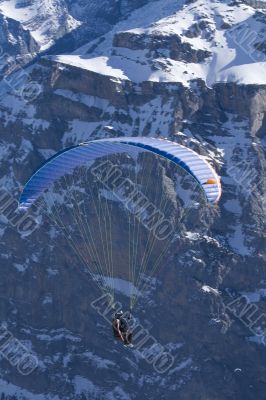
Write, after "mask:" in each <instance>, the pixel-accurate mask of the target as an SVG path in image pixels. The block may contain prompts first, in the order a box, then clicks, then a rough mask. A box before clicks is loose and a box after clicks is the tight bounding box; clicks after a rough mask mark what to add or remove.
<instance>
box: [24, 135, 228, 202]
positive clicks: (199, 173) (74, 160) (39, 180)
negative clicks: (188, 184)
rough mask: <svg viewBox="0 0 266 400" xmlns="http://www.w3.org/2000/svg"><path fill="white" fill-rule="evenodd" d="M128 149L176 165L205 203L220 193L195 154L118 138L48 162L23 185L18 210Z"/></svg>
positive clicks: (214, 176) (173, 145) (167, 145)
mask: <svg viewBox="0 0 266 400" xmlns="http://www.w3.org/2000/svg"><path fill="white" fill-rule="evenodd" d="M129 147H131V148H132V149H133V147H134V148H138V149H140V150H142V151H147V152H151V153H154V154H157V155H159V156H161V157H164V158H166V159H168V160H170V161H172V162H173V163H175V164H177V165H179V166H180V167H182V168H183V169H184V170H186V171H187V172H188V173H189V174H190V175H191V176H193V177H194V178H195V179H196V181H197V182H198V184H199V185H200V186H201V188H202V189H203V191H204V193H205V195H206V198H207V200H208V202H209V203H217V202H218V201H219V199H220V197H221V191H222V190H221V183H220V178H219V176H218V175H217V173H216V172H215V170H214V169H213V168H212V166H211V165H210V164H209V163H208V162H207V161H206V160H205V159H204V158H203V157H202V156H200V155H199V154H197V153H196V152H195V151H193V150H191V149H188V148H187V147H185V146H183V145H180V144H177V143H175V142H171V141H169V140H165V139H158V138H157V139H156V138H147V137H118V138H111V139H100V140H94V141H91V142H87V143H80V144H79V145H78V146H74V147H71V148H68V149H66V150H64V151H62V152H60V153H57V154H56V155H55V156H53V157H51V158H50V159H48V160H47V161H46V162H45V164H44V165H42V166H41V167H40V168H39V169H38V170H37V171H36V172H35V173H34V175H32V177H31V178H30V180H29V181H28V183H27V184H26V186H25V188H24V190H23V193H22V195H21V198H20V204H21V207H23V208H29V207H30V206H31V205H32V204H33V203H34V202H35V201H36V200H37V199H38V198H39V196H40V195H41V194H42V193H43V192H44V191H45V190H46V189H48V188H49V186H50V185H52V184H53V183H54V182H55V181H56V180H57V179H59V178H60V177H62V176H64V175H65V174H68V173H69V172H71V171H72V170H74V169H75V168H76V167H78V166H82V165H85V164H87V163H88V162H93V161H94V160H96V159H97V158H99V157H103V156H108V155H111V154H115V153H121V152H125V151H128V148H129Z"/></svg>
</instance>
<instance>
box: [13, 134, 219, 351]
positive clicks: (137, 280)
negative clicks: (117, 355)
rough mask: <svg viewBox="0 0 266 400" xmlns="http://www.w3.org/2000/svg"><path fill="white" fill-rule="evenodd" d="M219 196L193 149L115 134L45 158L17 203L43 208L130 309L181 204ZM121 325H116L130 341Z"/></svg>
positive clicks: (163, 249) (101, 283)
mask: <svg viewBox="0 0 266 400" xmlns="http://www.w3.org/2000/svg"><path fill="white" fill-rule="evenodd" d="M175 185H177V186H178V189H175ZM176 195H178V196H179V198H178V200H176V199H175V196H176ZM220 196H221V183H220V179H219V176H218V175H217V173H216V172H215V170H214V169H213V167H212V166H211V165H210V163H208V162H207V161H206V160H205V158H204V157H202V156H200V155H199V154H197V153H196V152H195V151H193V150H191V149H189V148H187V147H185V146H183V145H181V144H177V143H174V142H171V141H169V140H165V139H156V138H147V137H117V138H110V139H100V140H94V141H91V142H85V143H80V144H79V145H77V146H73V147H71V148H68V149H66V150H64V151H62V152H59V153H57V154H56V155H55V156H53V157H51V158H50V159H48V160H47V161H46V162H45V163H44V164H43V165H42V166H41V167H40V168H39V169H38V170H37V171H36V172H35V173H34V174H33V175H32V177H31V178H30V180H29V181H28V182H27V184H26V185H25V187H24V190H23V193H22V195H21V198H20V206H21V208H26V209H27V208H29V207H31V206H32V205H33V204H36V205H37V206H38V207H40V209H41V210H45V211H44V212H45V214H46V215H47V217H48V218H49V220H50V221H51V222H52V223H53V224H54V225H56V226H57V227H58V228H59V229H60V231H61V233H62V235H64V237H65V240H67V241H68V242H69V244H70V246H71V248H72V249H73V250H74V251H75V253H76V254H77V256H78V258H79V262H80V265H82V267H84V266H85V268H86V270H87V272H88V273H89V275H90V278H91V279H92V281H93V282H95V284H96V285H97V286H98V288H99V289H100V290H101V291H102V292H103V293H110V294H111V295H112V298H113V299H114V297H115V295H117V296H118V295H120V296H122V297H123V300H124V298H125V297H127V298H129V300H130V306H129V309H130V310H132V309H133V307H134V306H135V305H136V302H137V299H138V298H139V297H140V296H142V293H143V291H145V288H146V286H147V283H148V282H149V280H148V277H151V276H154V274H155V272H156V271H157V270H158V268H159V266H160V264H161V263H162V260H163V257H165V255H166V254H167V251H168V248H169V245H171V243H172V240H173V238H174V237H175V234H176V231H177V222H178V223H180V221H181V219H182V218H183V215H185V214H184V213H183V214H182V218H181V213H179V214H180V215H179V214H178V210H180V209H181V208H183V209H185V210H186V212H188V211H190V210H191V209H192V210H194V209H196V206H195V207H194V205H195V204H205V205H208V204H209V205H214V204H216V203H217V202H218V201H219V199H220ZM193 207H194V208H193ZM183 220H184V218H183V219H182V221H183ZM191 220H195V218H194V217H192V218H191ZM180 229H181V228H180ZM121 241H123V243H124V245H123V246H121V244H120V242H121ZM125 243H128V244H127V246H125ZM114 260H115V262H114ZM115 319H116V322H114V323H115V324H116V325H119V324H120V322H121V320H120V318H115ZM121 327H122V325H121V326H120V325H119V326H118V328H119V329H117V330H116V333H117V334H118V335H119V337H120V338H121V337H123V342H124V343H127V342H129V343H131V339H128V337H129V338H130V336H127V339H125V337H124V336H123V334H122V333H123V332H122V330H121V329H120V328H121Z"/></svg>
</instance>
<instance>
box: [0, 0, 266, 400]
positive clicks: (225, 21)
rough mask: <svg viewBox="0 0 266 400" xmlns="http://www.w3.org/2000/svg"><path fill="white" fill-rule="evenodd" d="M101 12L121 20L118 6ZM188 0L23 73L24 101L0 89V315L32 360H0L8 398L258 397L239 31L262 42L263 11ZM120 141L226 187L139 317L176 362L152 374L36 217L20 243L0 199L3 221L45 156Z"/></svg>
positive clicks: (252, 87)
mask: <svg viewBox="0 0 266 400" xmlns="http://www.w3.org/2000/svg"><path fill="white" fill-rule="evenodd" d="M98 3H99V10H100V9H101V10H102V9H104V8H105V7H106V10H108V9H109V8H108V7H111V6H112V7H117V8H116V10H117V13H119V12H120V11H119V10H120V9H123V10H124V11H123V13H125V14H126V13H129V12H131V9H130V7H131V5H130V4H129V3H128V2H121V3H120V2H118V3H115V4H113V3H112V5H111V3H110V4H109V3H108V4H107V3H106V2H98ZM184 3H185V2H184ZM199 3H200V2H197V1H194V2H187V4H182V5H180V6H178V7H177V6H176V3H175V2H172V1H170V0H169V1H167V2H165V0H163V2H157V6H156V7H155V6H153V5H146V6H145V7H143V8H142V9H141V10H140V11H139V13H138V12H136V13H132V15H131V16H129V19H128V20H127V21H124V22H121V23H120V24H119V25H118V26H117V27H116V28H114V30H113V31H111V32H110V33H109V34H107V35H105V36H103V37H101V38H100V40H95V41H94V42H92V43H89V44H87V45H85V46H84V47H83V48H81V49H77V50H76V51H75V52H74V53H73V54H67V55H64V56H58V57H49V56H46V57H43V58H42V59H40V60H39V61H38V62H37V63H35V64H34V65H32V66H31V67H30V68H28V69H26V70H25V71H26V73H27V77H26V80H24V85H25V82H27V83H31V85H33V84H34V85H35V86H36V85H38V87H39V89H40V90H39V91H38V92H37V94H36V95H35V96H32V97H30V98H29V97H27V96H24V97H23V96H22V95H21V93H24V92H22V91H19V90H17V89H18V86H17V85H16V87H15V89H16V90H14V85H13V86H12V85H8V86H7V85H6V84H5V86H4V85H3V84H2V85H1V87H0V90H1V93H2V97H1V103H0V116H1V118H0V126H1V130H0V132H1V176H0V182H1V190H2V191H1V196H0V209H1V210H2V216H1V219H0V236H1V244H0V246H1V258H0V267H1V306H0V318H1V321H2V324H3V326H4V327H5V328H6V329H8V330H9V331H10V332H11V333H12V334H13V335H14V337H16V338H17V339H19V340H20V342H21V343H22V344H23V346H25V347H26V349H27V351H28V352H30V353H32V354H33V353H34V354H36V356H37V358H38V367H37V368H36V369H34V371H33V372H32V373H31V374H29V375H22V374H21V373H20V372H19V371H20V369H19V368H18V365H20V364H19V361H17V364H16V363H13V364H14V365H12V364H11V363H10V361H8V357H4V356H3V360H2V361H1V363H2V369H1V371H2V372H1V380H0V393H1V395H2V398H3V399H27V400H28V399H36V398H38V399H40V400H42V399H85V398H87V399H101V398H104V399H109V398H110V399H143V398H148V397H149V398H154V399H157V398H162V399H164V398H165V399H167V400H169V399H176V396H179V397H181V398H182V399H194V398H195V396H196V398H197V399H202V400H206V399H212V400H214V399H217V400H225V399H232V400H233V399H234V400H235V399H237V400H238V399H241V400H251V399H252V400H253V399H254V398H256V399H259V400H260V399H261V400H262V399H263V398H264V392H265V368H264V359H265V321H264V319H265V301H264V300H265V293H266V292H265V276H264V275H265V271H264V269H265V234H264V228H265V226H264V224H265V179H264V175H265V174H264V168H265V151H264V148H265V145H264V143H265V135H264V133H265V128H266V117H265V114H266V81H265V74H264V75H263V73H260V68H261V67H262V68H265V65H264V64H265V63H264V62H263V61H262V60H263V58H260V59H259V63H258V58H257V57H256V58H250V54H251V53H252V54H257V53H253V52H251V53H250V52H249V53H248V52H247V51H246V50H247V46H246V45H245V44H244V42H241V43H240V42H239V41H238V37H239V36H237V35H236V32H238V30H240V32H242V34H243V30H241V29H243V25H245V24H248V26H249V28H250V29H251V28H252V29H254V24H255V25H256V29H257V30H258V32H260V35H263V32H265V30H263V29H264V22H265V14H263V10H262V8H260V9H257V8H256V9H255V8H253V5H251V7H248V6H247V5H246V4H244V5H243V4H242V2H234V3H233V2H215V4H214V2H210V3H209V2H206V4H205V5H204V6H203V5H202V6H200V4H199ZM77 5H79V6H80V7H81V3H77ZM90 5H91V7H93V6H94V7H95V8H94V10H95V15H96V14H97V12H96V4H93V2H91V3H90ZM138 5H142V3H138ZM72 7H73V8H74V7H75V5H73V4H72ZM119 7H120V8H119ZM112 10H114V9H113V8H112ZM77 12H78V10H77V9H76V13H77ZM113 12H114V11H113ZM258 13H259V14H258ZM114 14H115V12H114ZM199 15H200V17H201V18H202V20H200V21H199V20H197V18H198V19H201V18H200V17H199ZM181 21H182V22H181ZM140 26H141V28H140ZM99 29H100V30H101V29H102V28H101V27H100V28H99ZM247 32H248V35H250V34H251V33H252V31H250V30H248V31H247ZM217 35H218V36H217ZM219 35H220V36H219ZM260 35H257V37H256V40H255V42H252V43H253V44H256V43H257V39H258V37H260V38H262V36H260ZM249 37H250V36H249ZM224 38H226V40H225V41H224ZM232 38H234V41H230V40H231V39H232ZM260 42H262V40H261V39H260ZM249 43H250V42H249ZM226 44H227V45H228V47H226ZM220 45H221V46H220ZM232 49H233V50H232ZM252 49H253V47H252ZM259 51H260V50H259ZM232 52H233V53H234V58H232V59H230V61H229V62H227V60H226V57H228V54H229V53H230V54H231V53H232ZM261 54H263V52H261ZM241 60H242V62H241ZM258 64H260V65H258ZM261 64H262V65H261ZM243 71H244V72H243ZM250 71H251V72H252V71H253V73H250ZM11 83H12V82H11ZM27 93H28V91H27ZM29 100H30V101H29ZM116 135H117V136H120V135H121V136H123V135H128V136H132V135H134V136H137V135H140V136H142V135H143V136H163V137H168V138H170V139H171V140H175V141H178V142H179V143H183V144H185V145H187V146H189V147H190V148H192V149H194V150H195V151H197V152H199V153H200V154H202V155H204V156H206V157H207V158H208V160H210V162H211V163H212V164H213V166H214V167H215V169H216V170H217V171H218V172H219V174H220V175H221V178H222V186H223V196H222V199H221V202H220V204H219V207H218V208H216V209H211V210H208V211H207V212H206V213H204V214H203V215H200V218H198V219H196V221H195V225H193V228H192V227H191V229H190V230H188V229H185V228H186V227H184V228H183V230H182V231H181V232H182V234H180V231H179V232H177V236H176V238H175V240H173V242H172V244H171V246H170V251H169V253H168V255H167V257H166V258H165V259H164V264H163V266H162V268H161V269H160V271H159V272H158V275H157V277H156V279H155V280H150V282H149V287H148V289H149V290H148V291H147V293H145V296H144V298H143V299H142V301H140V303H139V305H138V307H137V308H136V311H135V312H136V316H137V318H138V319H139V321H140V322H141V324H142V325H143V326H144V327H145V329H147V330H148V331H149V332H150V334H151V335H152V336H153V337H154V338H155V339H156V341H157V342H159V343H160V344H161V345H163V346H164V348H165V350H166V351H167V352H170V353H171V355H173V357H174V363H173V365H172V367H171V368H170V369H169V370H167V371H166V372H165V373H163V374H161V373H158V371H157V370H156V368H154V365H153V364H152V363H148V362H147V361H146V359H147V357H146V358H145V357H143V353H142V352H140V351H134V350H133V351H132V352H130V351H128V350H127V349H124V348H121V347H120V346H119V345H118V344H115V343H114V342H113V340H112V337H111V336H110V332H109V329H110V327H109V325H108V323H107V322H106V321H105V320H104V319H103V318H102V317H101V316H100V315H99V314H98V313H97V312H96V311H95V308H93V307H92V306H91V303H92V302H93V301H95V300H96V299H97V298H98V297H99V295H100V294H99V292H98V289H97V287H96V286H95V285H93V284H92V283H91V280H90V279H89V278H88V277H87V275H86V274H84V272H83V270H82V268H80V261H79V260H78V258H77V257H76V255H75V253H73V252H72V251H71V250H70V248H69V245H68V243H67V242H66V240H65V238H64V237H63V235H61V234H60V233H59V232H58V231H57V230H55V229H54V228H52V227H51V225H50V224H49V223H48V221H46V220H44V219H42V216H41V215H40V213H38V212H37V210H36V209H33V210H32V211H31V213H32V214H33V215H34V216H35V217H34V218H35V219H36V220H37V223H38V229H36V230H34V232H33V233H32V234H29V233H27V231H26V228H25V227H24V231H23V226H24V225H23V223H22V222H21V221H20V220H19V221H18V222H16V219H15V217H14V215H13V214H12V212H11V211H10V212H9V211H8V210H9V209H8V208H7V202H6V199H7V197H6V196H7V194H6V191H8V192H9V193H10V195H11V198H10V199H11V200H10V202H12V199H13V201H14V204H13V212H14V209H15V208H16V199H17V198H18V197H19V193H20V190H21V186H23V185H24V183H25V182H26V181H27V179H28V178H29V176H30V175H31V174H32V172H33V171H34V170H35V169H36V168H37V167H38V166H39V165H40V164H41V163H42V162H43V161H44V160H45V159H47V158H48V157H50V156H52V155H53V154H54V153H55V152H57V151H60V150H61V149H62V148H64V147H67V146H71V145H73V144H77V143H79V142H81V141H86V140H90V139H95V138H101V137H110V136H116ZM162 181H163V179H162ZM160 182H161V181H160ZM154 186H155V185H154ZM150 190H152V188H151V189H150ZM8 204H9V203H8ZM10 204H11V203H10ZM10 207H11V205H10ZM20 217H21V216H20ZM92 217H93V216H92ZM17 218H18V217H17ZM28 223H29V220H28ZM121 227H122V228H123V222H122V221H121ZM203 227H204V229H202V228H203ZM117 235H118V236H117V237H116V240H119V243H120V247H121V248H122V249H124V248H125V247H126V243H125V242H124V241H125V236H123V235H122V234H121V233H120V234H119V233H117ZM118 257H119V256H117V258H118ZM120 261H121V260H120V259H119V260H118V262H120ZM158 320H159V321H160V323H159V324H158ZM96 331H97V332H96ZM1 332H3V334H2V337H3V338H4V337H5V335H6V331H3V330H2V331H1ZM1 343H2V342H1ZM3 343H4V344H5V343H6V342H5V341H3ZM1 348H2V347H1ZM148 350H150V346H149V345H147V347H146V351H148ZM24 353H25V350H24ZM1 354H3V352H2V353H1Z"/></svg>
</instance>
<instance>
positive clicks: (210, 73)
mask: <svg viewBox="0 0 266 400" xmlns="http://www.w3.org/2000/svg"><path fill="white" fill-rule="evenodd" d="M154 10H156V13H155V12H154ZM261 14H262V11H261ZM261 14H260V15H258V12H257V11H256V10H255V9H254V8H252V7H250V6H247V5H245V4H240V3H237V4H232V2H229V1H226V2H220V1H210V0H209V1H205V2H201V1H195V2H192V3H191V2H190V3H189V4H184V2H181V3H179V4H178V3H176V1H175V0H167V1H166V0H159V1H157V2H156V3H152V4H148V5H146V6H145V7H143V8H141V9H140V10H137V11H135V12H134V13H132V15H131V16H130V17H129V18H128V19H127V20H126V21H123V22H121V23H119V24H117V25H116V27H115V28H114V29H113V30H112V31H111V32H110V33H108V34H107V35H105V36H104V37H102V38H101V41H99V40H98V41H97V40H96V41H95V42H93V43H89V44H88V45H85V46H83V47H81V48H80V49H79V50H77V51H75V52H74V53H73V54H68V55H59V56H56V57H55V60H56V61H58V62H60V63H63V64H68V65H72V66H76V67H79V68H82V69H87V70H90V71H94V72H97V73H100V74H103V75H107V76H112V77H113V78H115V79H119V80H130V81H133V82H142V81H154V82H181V83H183V85H185V86H190V83H191V80H193V79H196V78H199V79H202V80H204V81H205V82H206V84H207V85H208V86H209V87H211V86H213V85H214V84H215V83H217V82H237V83H239V84H266V56H265V54H264V53H263V52H262V51H260V50H259V48H260V46H263V45H262V43H263V42H264V35H265V33H264V32H265V31H264V30H265V22H264V21H265V20H263V18H262V17H261ZM139 21H142V22H141V26H140V23H139ZM254 32H255V33H256V35H255V36H256V37H254Z"/></svg>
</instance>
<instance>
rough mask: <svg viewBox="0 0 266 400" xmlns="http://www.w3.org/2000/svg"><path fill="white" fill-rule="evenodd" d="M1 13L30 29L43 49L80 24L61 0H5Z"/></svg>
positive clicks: (1, 5)
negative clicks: (24, 0) (22, 0)
mask: <svg viewBox="0 0 266 400" xmlns="http://www.w3.org/2000/svg"><path fill="white" fill-rule="evenodd" d="M0 13H2V14H4V15H6V16H7V17H9V18H12V19H14V20H16V21H19V22H20V23H21V24H22V26H23V27H24V28H25V29H27V30H30V31H31V34H32V36H33V38H34V39H35V40H36V42H37V43H39V44H40V45H41V50H45V49H47V48H48V47H50V46H51V45H52V44H53V42H54V40H55V39H57V38H59V37H61V36H63V35H64V34H65V33H67V32H70V31H72V30H73V29H75V28H77V27H78V26H79V25H80V22H79V21H77V20H75V19H74V18H73V17H72V16H71V15H69V14H68V12H67V9H66V8H65V6H64V4H63V2H62V1H61V0H45V1H42V0H36V1H30V2H21V1H20V0H4V1H2V2H1V3H0Z"/></svg>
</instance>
